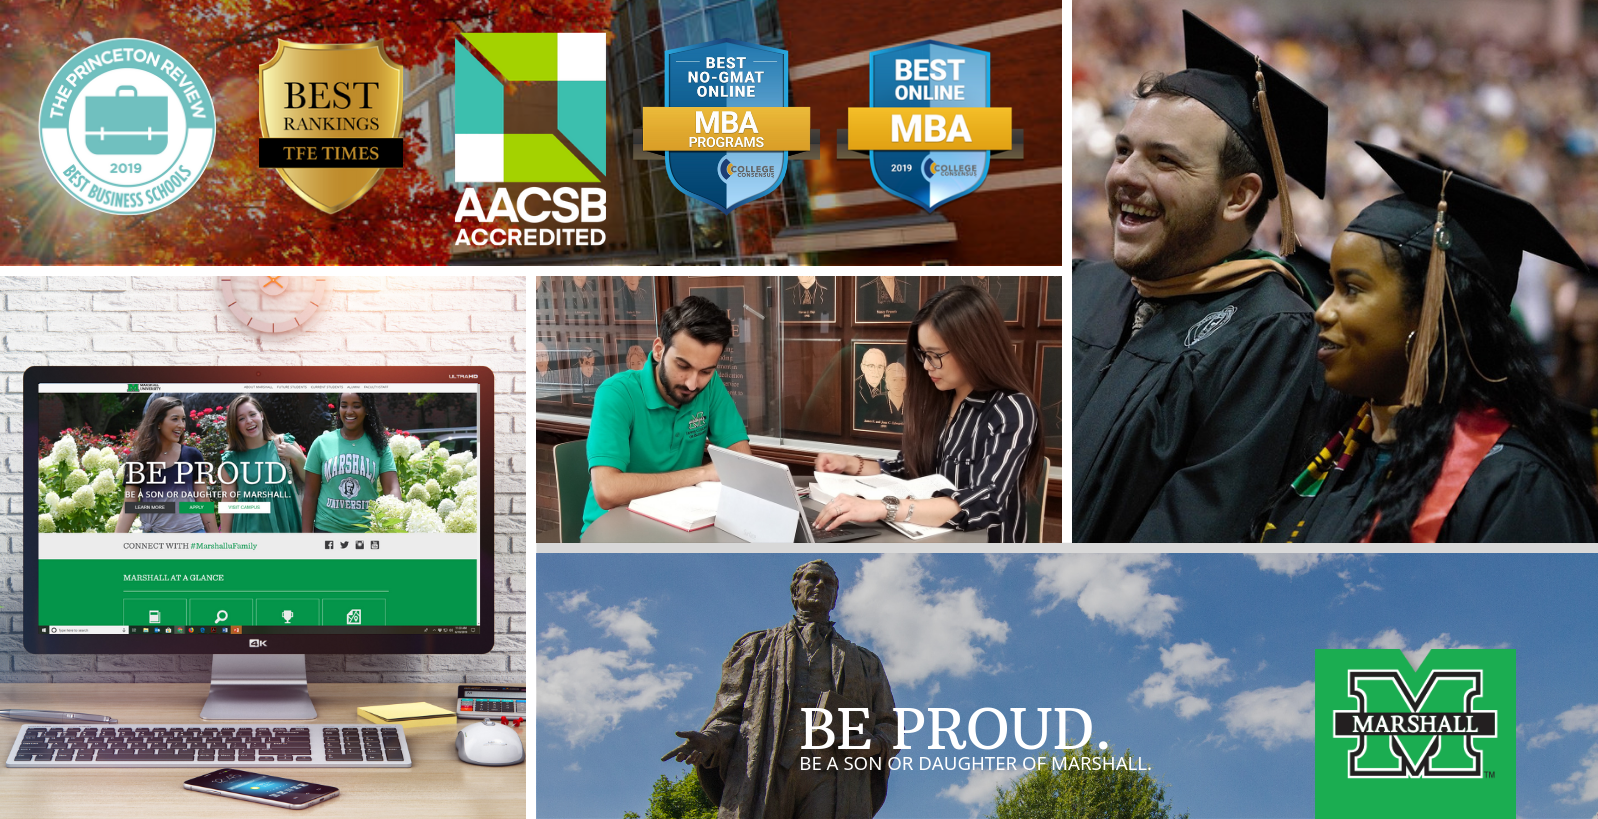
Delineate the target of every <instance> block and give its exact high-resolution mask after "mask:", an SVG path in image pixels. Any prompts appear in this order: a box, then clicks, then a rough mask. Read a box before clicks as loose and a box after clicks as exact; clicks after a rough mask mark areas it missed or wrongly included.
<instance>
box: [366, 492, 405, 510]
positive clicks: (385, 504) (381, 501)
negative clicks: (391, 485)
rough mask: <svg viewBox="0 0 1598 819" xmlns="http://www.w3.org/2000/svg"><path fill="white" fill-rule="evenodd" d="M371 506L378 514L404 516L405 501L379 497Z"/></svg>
mask: <svg viewBox="0 0 1598 819" xmlns="http://www.w3.org/2000/svg"><path fill="white" fill-rule="evenodd" d="M372 504H373V505H374V506H376V507H377V511H378V512H380V513H382V514H385V515H403V514H405V501H402V500H400V499H399V498H396V497H394V496H393V495H381V496H379V497H378V499H377V500H375V501H372Z"/></svg>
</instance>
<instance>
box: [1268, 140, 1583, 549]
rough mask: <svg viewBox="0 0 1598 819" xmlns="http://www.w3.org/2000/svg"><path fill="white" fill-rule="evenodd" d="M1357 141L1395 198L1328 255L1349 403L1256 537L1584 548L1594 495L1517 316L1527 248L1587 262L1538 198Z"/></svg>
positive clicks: (1333, 337)
mask: <svg viewBox="0 0 1598 819" xmlns="http://www.w3.org/2000/svg"><path fill="white" fill-rule="evenodd" d="M1359 145H1360V147H1361V148H1364V149H1365V152H1366V153H1368V154H1370V155H1371V157H1372V158H1373V159H1375V160H1376V162H1377V163H1378V164H1380V165H1381V167H1382V169H1383V170H1385V171H1386V172H1387V175H1388V176H1390V177H1392V179H1393V181H1394V182H1396V183H1397V184H1398V187H1399V189H1400V190H1402V191H1403V193H1401V194H1399V195H1398V196H1394V197H1391V198H1388V199H1383V200H1381V201H1379V202H1376V203H1375V204H1372V205H1371V206H1370V207H1367V208H1366V209H1365V210H1363V211H1361V212H1360V214H1359V216H1357V217H1355V219H1354V221H1353V222H1352V223H1350V224H1349V226H1348V228H1347V229H1346V230H1345V231H1344V232H1343V234H1342V235H1341V236H1340V237H1338V240H1337V244H1336V245H1334V246H1333V248H1332V258H1331V270H1332V280H1333V292H1332V295H1331V297H1329V298H1328V299H1327V300H1326V301H1325V302H1324V303H1323V304H1321V306H1320V309H1319V310H1317V311H1316V313H1315V320H1316V321H1317V322H1318V323H1319V324H1320V327H1321V330H1322V332H1321V336H1320V338H1321V346H1320V349H1319V352H1318V357H1319V360H1320V362H1321V364H1322V365H1323V367H1324V368H1325V377H1326V384H1327V386H1329V387H1331V388H1332V389H1333V390H1335V391H1336V392H1337V393H1338V394H1340V395H1339V397H1338V398H1337V400H1335V401H1330V402H1328V414H1329V420H1330V421H1331V425H1330V426H1329V427H1328V428H1327V429H1325V430H1323V432H1324V434H1325V436H1327V437H1322V438H1321V440H1323V441H1324V442H1325V443H1324V445H1322V446H1321V447H1320V448H1319V449H1318V451H1315V452H1314V453H1313V455H1309V454H1306V460H1308V466H1306V467H1305V468H1304V469H1303V470H1302V472H1301V473H1300V474H1299V476H1298V477H1297V478H1296V479H1295V480H1293V481H1292V482H1291V483H1290V484H1288V485H1286V486H1285V487H1283V488H1282V490H1281V491H1280V492H1279V493H1278V494H1277V496H1276V498H1274V499H1273V501H1272V503H1270V504H1269V505H1268V507H1267V508H1266V511H1265V512H1263V513H1262V514H1261V515H1260V516H1259V517H1258V518H1257V519H1256V521H1255V523H1254V526H1253V532H1252V533H1251V534H1252V537H1253V538H1254V539H1258V540H1262V541H1265V542H1289V543H1311V542H1345V543H1346V542H1350V541H1361V542H1416V543H1436V542H1461V543H1463V542H1472V543H1477V542H1501V541H1518V542H1549V543H1566V542H1572V541H1588V542H1590V541H1591V540H1592V539H1593V534H1594V529H1595V521H1598V504H1595V503H1594V501H1593V496H1592V491H1591V486H1590V485H1589V484H1588V482H1587V479H1586V478H1585V476H1584V475H1583V474H1582V471H1581V469H1580V467H1579V466H1578V462H1577V460H1576V457H1575V453H1574V452H1573V451H1572V448H1571V447H1570V445H1569V442H1568V440H1567V436H1566V433H1565V430H1564V426H1563V421H1562V419H1561V417H1560V413H1561V409H1560V407H1559V405H1558V403H1557V402H1556V401H1555V399H1554V396H1553V392H1552V390H1551V388H1550V386H1549V383H1548V378H1547V377H1546V375H1545V374H1544V373H1543V371H1542V369H1541V368H1540V366H1539V365H1538V361H1537V357H1536V355H1535V354H1534V353H1533V351H1532V348H1531V344H1530V342H1529V341H1528V340H1527V339H1526V337H1525V335H1524V334H1523V333H1522V332H1521V330H1520V328H1519V326H1518V325H1516V324H1515V322H1514V321H1513V320H1512V319H1511V318H1510V315H1509V305H1510V299H1511V298H1513V296H1514V293H1515V284H1516V281H1517V278H1518V275H1519V271H1520V260H1521V254H1522V252H1523V251H1524V252H1527V253H1532V254H1535V255H1538V256H1541V257H1543V258H1545V259H1549V260H1551V261H1554V262H1558V263H1560V264H1564V265H1569V266H1572V267H1575V268H1577V269H1581V268H1583V267H1584V265H1583V264H1582V260H1581V257H1580V256H1579V255H1577V253H1576V252H1575V251H1574V250H1572V249H1571V247H1570V245H1569V243H1567V242H1566V241H1565V239H1564V238H1563V237H1562V236H1560V235H1559V233H1558V231H1556V230H1555V229H1554V227H1553V225H1551V224H1549V223H1548V220H1547V219H1546V218H1544V217H1543V215H1542V214H1541V213H1539V212H1538V211H1537V209H1536V208H1535V207H1533V206H1532V205H1531V204H1530V203H1527V202H1525V201H1523V200H1521V199H1517V198H1516V197H1514V196H1511V195H1509V194H1507V193H1504V192H1503V191H1500V190H1496V189H1494V188H1491V187H1489V186H1487V185H1484V184H1481V183H1478V182H1475V181H1473V180H1472V179H1470V178H1468V177H1465V176H1462V175H1459V174H1455V173H1453V172H1451V171H1449V170H1446V169H1443V168H1440V167H1437V166H1434V165H1431V164H1428V163H1425V162H1420V161H1417V160H1413V159H1409V158H1408V157H1405V156H1401V155H1399V154H1396V153H1393V152H1392V151H1388V150H1385V149H1383V148H1379V147H1376V146H1374V145H1367V144H1365V143H1363V142H1361V143H1359ZM1338 415H1341V418H1338V417H1337V416H1338ZM1311 440H1312V441H1313V440H1314V439H1311Z"/></svg>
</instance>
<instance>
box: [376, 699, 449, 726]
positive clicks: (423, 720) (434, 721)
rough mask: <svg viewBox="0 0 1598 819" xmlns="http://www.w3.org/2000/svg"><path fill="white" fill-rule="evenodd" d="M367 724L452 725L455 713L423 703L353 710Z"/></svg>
mask: <svg viewBox="0 0 1598 819" xmlns="http://www.w3.org/2000/svg"><path fill="white" fill-rule="evenodd" d="M355 713H356V714H359V715H360V717H361V719H364V720H366V721H367V722H379V723H400V724H405V725H454V724H455V712H454V711H450V710H447V709H444V708H439V707H438V706H436V705H433V704H431V703H425V702H406V703H400V704H399V705H368V706H365V707H363V708H357V709H355Z"/></svg>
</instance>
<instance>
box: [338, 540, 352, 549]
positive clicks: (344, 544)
mask: <svg viewBox="0 0 1598 819" xmlns="http://www.w3.org/2000/svg"><path fill="white" fill-rule="evenodd" d="M338 547H339V548H340V549H348V548H349V547H350V542H349V541H347V540H341V541H339V542H338Z"/></svg>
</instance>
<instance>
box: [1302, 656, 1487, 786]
mask: <svg viewBox="0 0 1598 819" xmlns="http://www.w3.org/2000/svg"><path fill="white" fill-rule="evenodd" d="M1315 706H1316V707H1315V736H1316V742H1315V807H1316V814H1317V815H1329V816H1340V815H1354V814H1355V813H1358V814H1359V815H1361V816H1375V817H1380V816H1393V817H1398V816H1413V815H1420V813H1417V809H1419V808H1420V807H1421V806H1424V808H1425V810H1424V811H1423V812H1424V813H1425V814H1427V815H1461V816H1462V815H1480V816H1490V815H1502V816H1512V815H1514V791H1515V785H1514V772H1515V758H1514V753H1515V748H1514V732H1513V731H1512V730H1511V731H1508V732H1507V734H1506V733H1505V731H1503V730H1500V729H1501V727H1507V726H1513V725H1514V707H1515V657H1514V652H1513V651H1511V650H1507V649H1435V650H1432V651H1430V652H1428V654H1427V655H1426V658H1425V662H1424V663H1423V664H1422V667H1420V668H1418V669H1417V668H1413V667H1412V666H1411V665H1410V662H1409V660H1408V659H1407V658H1405V656H1404V655H1403V653H1402V652H1400V651H1398V650H1395V649H1365V650H1358V649H1328V650H1321V651H1317V652H1315Z"/></svg>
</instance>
